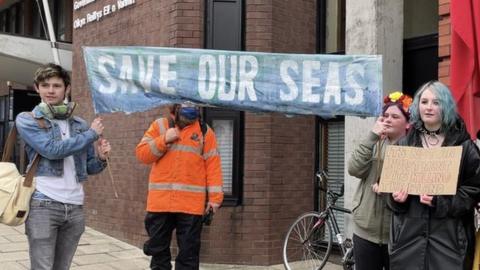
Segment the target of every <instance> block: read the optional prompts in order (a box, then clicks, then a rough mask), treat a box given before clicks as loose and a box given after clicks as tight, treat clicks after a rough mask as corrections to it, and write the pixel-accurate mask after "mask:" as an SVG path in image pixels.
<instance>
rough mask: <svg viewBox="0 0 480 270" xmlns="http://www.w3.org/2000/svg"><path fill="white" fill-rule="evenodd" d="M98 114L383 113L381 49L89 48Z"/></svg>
mask: <svg viewBox="0 0 480 270" xmlns="http://www.w3.org/2000/svg"><path fill="white" fill-rule="evenodd" d="M83 52H84V59H85V64H86V71H87V76H88V81H89V85H90V90H91V92H92V98H93V104H94V108H95V112H96V113H109V112H116V111H121V112H125V113H131V112H140V111H145V110H148V109H151V108H154V107H158V106H161V105H165V104H169V103H181V102H183V101H192V102H195V103H199V104H207V105H211V106H221V107H227V108H232V109H238V110H249V111H270V112H282V113H286V114H310V115H320V116H326V117H332V116H336V115H358V116H377V115H379V114H380V111H381V104H382V96H383V91H382V60H381V56H377V55H358V56H357V55H318V54H278V53H258V52H239V51H218V50H204V49H181V48H160V47H84V49H83Z"/></svg>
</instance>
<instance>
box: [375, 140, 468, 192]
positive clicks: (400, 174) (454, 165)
mask: <svg viewBox="0 0 480 270" xmlns="http://www.w3.org/2000/svg"><path fill="white" fill-rule="evenodd" d="M461 156H462V147H461V146H452V147H439V148H431V149H428V148H420V147H408V146H395V145H389V146H387V149H386V150H385V159H384V162H383V168H382V174H381V177H380V186H379V191H380V192H385V193H392V192H396V191H407V192H408V194H414V195H421V194H427V195H454V194H455V193H456V191H457V181H458V174H459V169H460V159H461Z"/></svg>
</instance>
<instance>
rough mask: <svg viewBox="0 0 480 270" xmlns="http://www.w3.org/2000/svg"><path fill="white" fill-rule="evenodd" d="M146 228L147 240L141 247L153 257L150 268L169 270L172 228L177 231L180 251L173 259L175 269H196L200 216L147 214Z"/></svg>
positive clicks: (198, 265)
mask: <svg viewBox="0 0 480 270" xmlns="http://www.w3.org/2000/svg"><path fill="white" fill-rule="evenodd" d="M145 229H146V230H147V233H148V236H149V239H148V240H147V241H146V242H145V244H144V245H143V252H144V253H145V254H146V255H149V256H152V260H151V262H150V268H151V269H154V270H171V269H172V264H171V262H170V261H171V260H172V256H171V254H170V242H171V240H172V232H173V230H174V229H175V230H176V236H177V245H178V250H179V251H178V255H177V258H176V259H175V269H176V270H198V269H199V267H200V237H201V232H202V216H200V215H189V214H183V213H152V212H148V213H147V215H146V217H145Z"/></svg>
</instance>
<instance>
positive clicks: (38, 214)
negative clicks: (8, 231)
mask: <svg viewBox="0 0 480 270" xmlns="http://www.w3.org/2000/svg"><path fill="white" fill-rule="evenodd" d="M25 230H26V234H27V237H28V244H29V252H30V263H31V269H32V270H68V269H70V264H71V263H72V259H73V255H74V254H75V251H76V250H77V245H78V242H79V241H80V237H81V236H82V234H83V232H84V231H85V217H84V215H83V207H82V206H81V205H73V204H65V203H61V202H57V201H53V200H38V199H32V200H31V202H30V213H29V214H28V218H27V220H26V222H25Z"/></svg>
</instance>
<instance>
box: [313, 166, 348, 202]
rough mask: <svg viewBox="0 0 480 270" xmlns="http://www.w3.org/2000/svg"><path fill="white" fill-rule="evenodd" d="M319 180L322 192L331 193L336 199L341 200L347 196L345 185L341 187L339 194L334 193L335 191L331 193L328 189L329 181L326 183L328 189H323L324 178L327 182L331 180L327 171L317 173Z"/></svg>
mask: <svg viewBox="0 0 480 270" xmlns="http://www.w3.org/2000/svg"><path fill="white" fill-rule="evenodd" d="M316 175H317V177H318V179H319V180H320V185H318V188H319V189H320V190H321V191H324V192H326V193H330V194H331V195H333V196H334V197H336V198H340V197H342V196H343V195H344V194H345V184H342V186H341V187H340V192H339V193H337V192H334V191H331V190H330V189H329V188H328V181H326V185H327V189H324V188H323V187H322V184H323V180H324V178H325V179H326V180H328V178H330V177H329V176H328V173H327V171H326V170H321V171H319V172H317V173H316Z"/></svg>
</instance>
